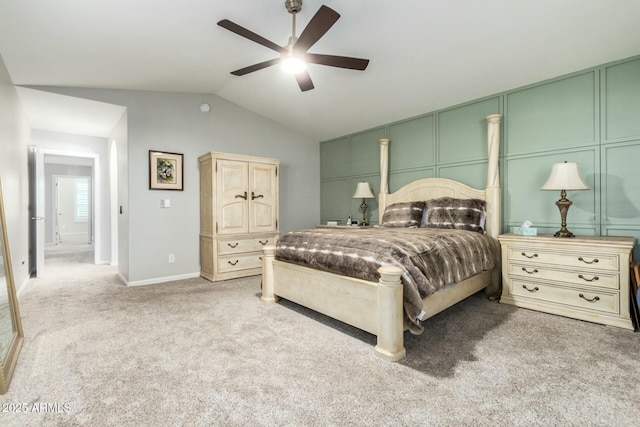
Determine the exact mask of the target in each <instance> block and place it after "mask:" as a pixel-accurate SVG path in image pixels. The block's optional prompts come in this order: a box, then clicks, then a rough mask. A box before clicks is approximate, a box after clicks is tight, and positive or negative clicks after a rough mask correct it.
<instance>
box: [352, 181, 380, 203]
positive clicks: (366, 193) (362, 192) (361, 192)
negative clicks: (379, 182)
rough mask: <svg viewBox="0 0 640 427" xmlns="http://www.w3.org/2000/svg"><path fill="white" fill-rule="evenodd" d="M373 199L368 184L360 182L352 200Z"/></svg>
mask: <svg viewBox="0 0 640 427" xmlns="http://www.w3.org/2000/svg"><path fill="white" fill-rule="evenodd" d="M374 197H375V196H374V195H373V192H372V191H371V187H370V186H369V183H368V182H365V181H362V182H359V183H358V186H357V187H356V192H355V193H354V194H353V198H354V199H373V198H374Z"/></svg>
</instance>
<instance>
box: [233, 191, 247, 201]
mask: <svg viewBox="0 0 640 427" xmlns="http://www.w3.org/2000/svg"><path fill="white" fill-rule="evenodd" d="M235 198H236V199H238V198H240V199H244V200H247V192H246V191H245V192H244V194H236V197H235Z"/></svg>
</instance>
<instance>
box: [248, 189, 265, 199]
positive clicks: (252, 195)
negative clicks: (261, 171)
mask: <svg viewBox="0 0 640 427" xmlns="http://www.w3.org/2000/svg"><path fill="white" fill-rule="evenodd" d="M260 197H264V196H263V195H262V194H260V195H258V196H256V195H255V194H253V191H252V192H251V200H254V199H259V198H260Z"/></svg>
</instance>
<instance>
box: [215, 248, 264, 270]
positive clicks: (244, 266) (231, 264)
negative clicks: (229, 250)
mask: <svg viewBox="0 0 640 427" xmlns="http://www.w3.org/2000/svg"><path fill="white" fill-rule="evenodd" d="M261 267H262V252H250V253H242V254H231V255H221V256H219V257H218V272H220V273H226V272H229V271H239V270H248V269H251V268H261Z"/></svg>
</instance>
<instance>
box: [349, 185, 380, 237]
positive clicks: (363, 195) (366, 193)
mask: <svg viewBox="0 0 640 427" xmlns="http://www.w3.org/2000/svg"><path fill="white" fill-rule="evenodd" d="M374 197H375V196H374V195H373V192H372V191H371V187H370V186H369V183H368V182H366V181H362V182H359V183H358V186H357V187H356V192H355V193H354V194H353V198H354V199H362V204H361V205H360V210H361V211H362V223H361V224H360V225H362V226H365V225H367V203H366V202H365V199H373V198H374Z"/></svg>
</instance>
